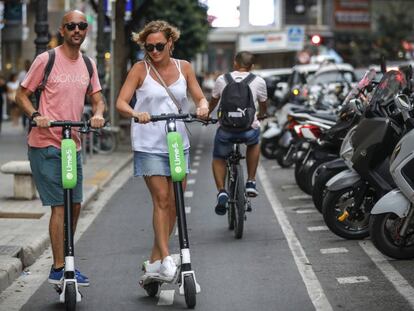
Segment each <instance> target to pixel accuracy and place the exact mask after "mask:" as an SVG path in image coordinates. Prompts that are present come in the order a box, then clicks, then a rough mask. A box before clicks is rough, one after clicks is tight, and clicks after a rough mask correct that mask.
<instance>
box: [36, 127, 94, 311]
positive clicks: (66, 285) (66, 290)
mask: <svg viewBox="0 0 414 311" xmlns="http://www.w3.org/2000/svg"><path fill="white" fill-rule="evenodd" d="M31 126H33V127H35V126H36V122H34V121H31ZM49 126H50V127H62V141H61V155H62V160H61V161H62V162H61V163H62V168H61V169H62V187H63V189H64V234H65V236H64V241H65V244H64V254H65V272H64V274H63V281H62V284H59V285H54V288H55V290H56V292H57V293H58V294H59V300H60V302H62V303H65V305H66V310H67V311H74V310H76V303H77V302H80V301H81V300H82V294H81V293H80V291H79V288H78V283H77V280H76V276H75V254H74V239H73V228H72V218H73V216H72V208H71V207H72V205H73V199H72V189H73V188H75V186H76V184H77V159H76V143H75V141H74V140H73V139H72V127H78V128H79V129H78V130H77V131H78V132H80V133H84V134H86V133H88V132H90V131H92V128H91V126H90V121H53V122H50V125H49Z"/></svg>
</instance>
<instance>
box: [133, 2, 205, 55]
mask: <svg viewBox="0 0 414 311" xmlns="http://www.w3.org/2000/svg"><path fill="white" fill-rule="evenodd" d="M135 13H136V14H134V16H133V18H134V21H133V23H132V25H134V26H133V30H134V31H139V30H141V29H142V26H143V25H144V24H145V23H146V22H149V21H152V20H158V19H162V20H165V21H167V22H169V23H170V24H171V25H174V26H175V27H177V28H178V29H179V30H180V32H181V36H180V39H179V40H178V42H177V43H176V45H175V48H174V56H175V57H177V58H181V59H186V60H191V59H193V58H194V56H195V55H196V54H197V53H199V52H202V51H204V50H205V48H206V46H207V34H208V31H209V24H208V21H207V8H206V7H205V6H203V5H201V4H200V3H199V2H198V1H197V0H169V1H165V0H147V1H146V2H145V4H144V5H142V6H141V7H140V8H139V9H138V10H137V11H136V12H135Z"/></svg>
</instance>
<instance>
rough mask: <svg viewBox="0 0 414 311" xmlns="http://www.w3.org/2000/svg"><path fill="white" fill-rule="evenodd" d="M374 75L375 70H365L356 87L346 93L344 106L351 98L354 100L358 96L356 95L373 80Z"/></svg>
mask: <svg viewBox="0 0 414 311" xmlns="http://www.w3.org/2000/svg"><path fill="white" fill-rule="evenodd" d="M375 75H376V72H375V69H370V70H367V71H366V72H365V74H364V76H363V77H362V79H361V80H360V81H359V82H358V84H357V85H355V86H354V87H353V88H352V90H351V91H350V92H349V93H348V95H347V96H346V98H345V100H344V104H347V103H348V102H349V101H350V100H351V99H352V98H355V97H356V96H358V94H359V93H360V92H361V91H362V90H363V89H364V88H366V87H367V86H368V85H369V84H370V83H371V81H372V80H374V78H375Z"/></svg>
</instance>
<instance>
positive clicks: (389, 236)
mask: <svg viewBox="0 0 414 311" xmlns="http://www.w3.org/2000/svg"><path fill="white" fill-rule="evenodd" d="M404 220H405V218H400V217H398V215H396V214H394V213H385V214H376V215H372V216H371V220H370V223H369V229H370V234H371V240H372V243H373V244H374V245H375V247H376V248H377V249H378V250H379V251H380V252H381V253H383V254H384V255H386V256H388V257H391V258H395V259H412V258H414V228H413V227H412V226H410V227H409V228H408V232H407V239H406V240H405V241H404V240H403V239H402V238H401V236H400V234H399V232H400V229H401V226H402V224H403V221H404Z"/></svg>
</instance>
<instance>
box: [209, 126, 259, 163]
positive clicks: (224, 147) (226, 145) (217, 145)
mask: <svg viewBox="0 0 414 311" xmlns="http://www.w3.org/2000/svg"><path fill="white" fill-rule="evenodd" d="M259 136H260V129H258V128H257V129H250V130H247V131H244V132H229V131H226V130H223V129H222V128H221V127H219V128H218V129H217V132H216V137H215V138H214V150H213V158H217V159H225V158H226V157H227V156H228V155H229V154H230V152H231V151H232V150H233V143H235V142H239V143H244V144H246V145H247V146H250V145H256V144H258V143H259Z"/></svg>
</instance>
